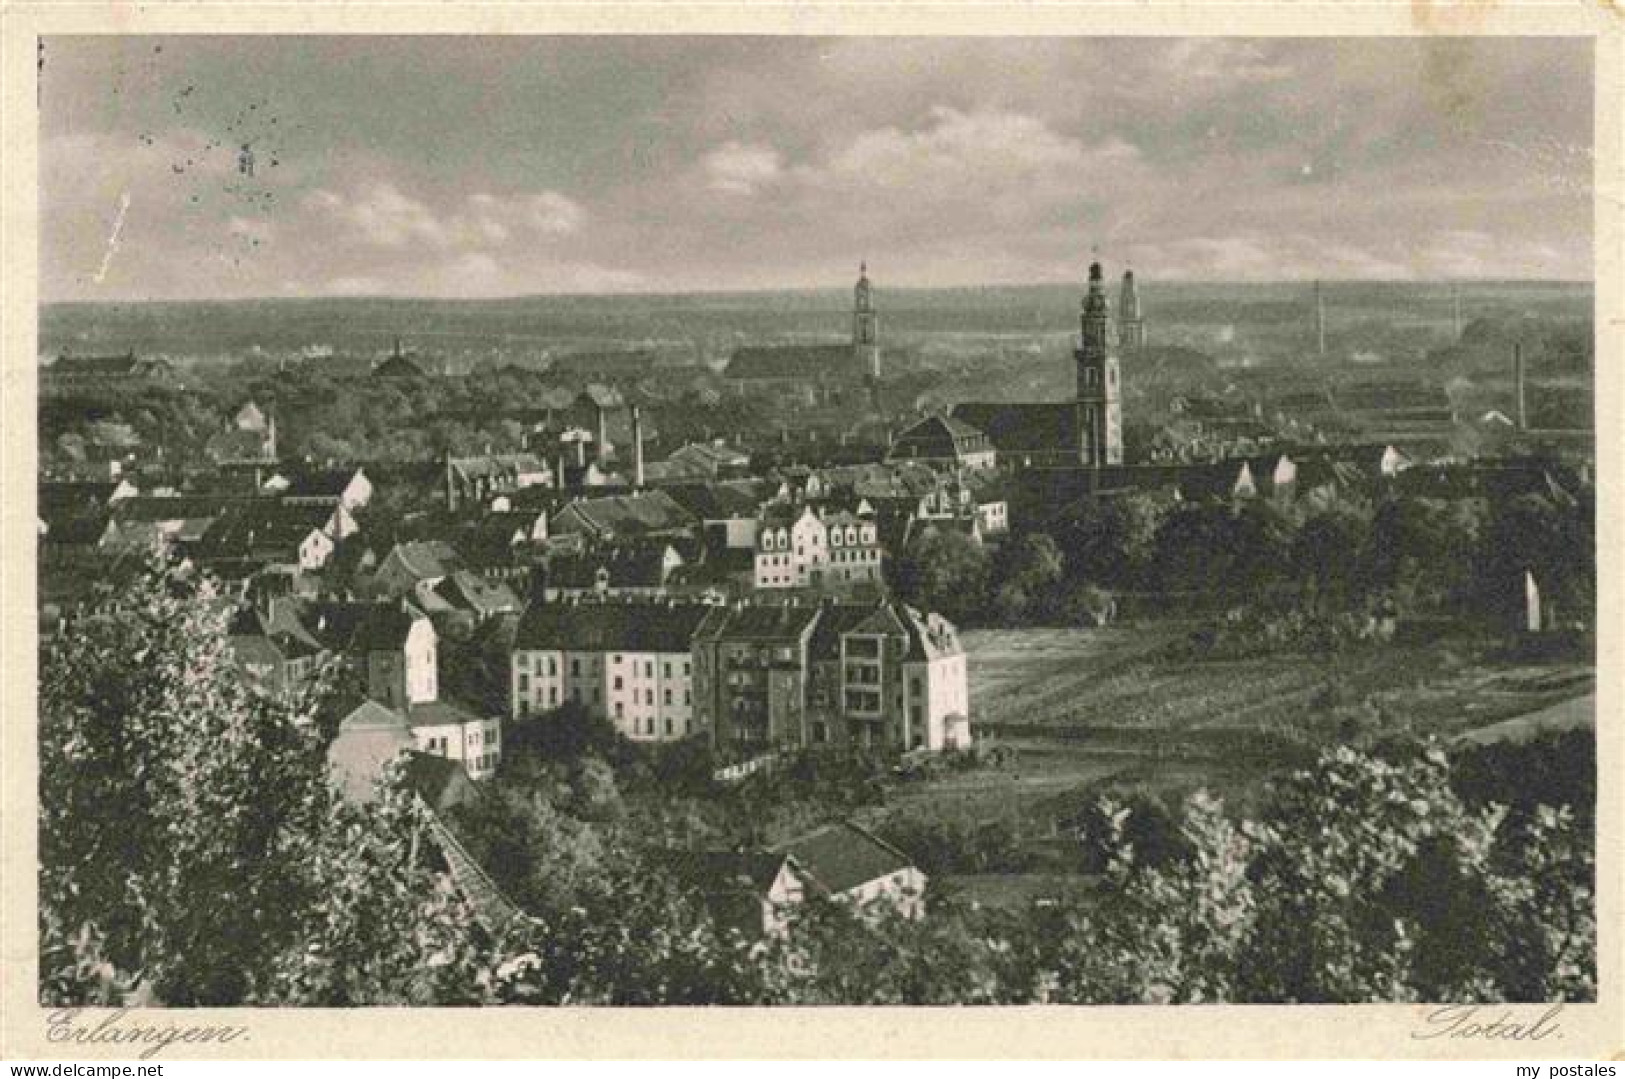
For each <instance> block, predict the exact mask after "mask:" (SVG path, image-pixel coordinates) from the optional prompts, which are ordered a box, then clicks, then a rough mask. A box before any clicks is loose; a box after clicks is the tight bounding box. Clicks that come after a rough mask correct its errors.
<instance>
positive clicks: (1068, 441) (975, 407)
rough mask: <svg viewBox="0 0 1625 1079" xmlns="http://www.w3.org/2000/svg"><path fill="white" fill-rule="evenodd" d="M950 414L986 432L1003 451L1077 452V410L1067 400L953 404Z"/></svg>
mask: <svg viewBox="0 0 1625 1079" xmlns="http://www.w3.org/2000/svg"><path fill="white" fill-rule="evenodd" d="M949 415H950V416H952V417H953V418H954V419H956V420H959V421H961V422H963V423H968V424H970V425H971V426H972V427H974V428H976V429H977V430H980V431H982V432H984V433H986V435H987V437H988V438H989V439H990V440H991V441H992V443H993V445H994V447H995V448H996V449H997V450H998V451H999V452H1000V453H1003V454H1010V453H1014V454H1022V453H1040V454H1055V453H1067V454H1074V455H1075V454H1076V453H1077V451H1078V446H1079V439H1078V412H1077V406H1076V405H1074V404H1073V403H1072V402H1070V401H1043V402H1037V403H1023V404H1005V403H997V402H994V403H988V402H967V403H964V404H958V405H955V406H954V407H953V410H952V411H951V412H950V413H949Z"/></svg>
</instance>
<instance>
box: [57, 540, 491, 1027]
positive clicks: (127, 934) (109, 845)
mask: <svg viewBox="0 0 1625 1079" xmlns="http://www.w3.org/2000/svg"><path fill="white" fill-rule="evenodd" d="M225 628H226V611H225V609H223V608H222V607H221V606H220V605H219V604H218V603H217V602H215V597H214V596H213V594H212V593H211V591H210V589H209V588H208V587H207V586H195V585H194V584H193V583H192V582H188V581H184V580H182V579H180V578H179V577H177V576H176V575H175V574H174V573H173V572H171V571H169V570H167V569H165V568H164V567H162V566H159V565H153V566H152V567H150V568H149V570H148V571H147V572H146V573H144V574H140V575H138V576H136V577H135V578H134V579H133V580H131V581H130V582H129V583H128V584H127V585H126V586H125V587H124V589H123V590H122V591H121V592H120V593H119V594H118V595H117V596H116V597H115V598H114V599H113V600H112V601H111V602H109V603H108V604H107V605H105V606H104V607H102V608H101V609H100V610H98V611H97V612H95V613H94V614H92V615H90V616H88V617H86V618H84V619H82V620H80V621H78V622H76V623H75V625H74V627H73V629H72V630H71V631H70V632H68V633H67V634H65V635H63V636H62V637H60V638H57V639H53V640H51V641H48V642H47V643H46V644H45V645H44V648H43V652H44V654H43V655H42V657H41V664H40V691H39V700H40V861H41V865H42V869H41V874H40V899H41V903H40V909H41V926H40V928H41V944H40V949H41V956H40V958H41V969H42V985H41V995H42V997H43V998H44V999H45V1000H47V1001H49V1002H53V1003H75V1002H77V1003H84V1002H102V1003H117V1002H119V1001H121V1000H124V999H132V998H133V999H141V1000H154V1001H159V1002H163V1003H166V1004H177V1005H181V1004H184V1005H199V1004H236V1003H249V1002H274V1001H284V1000H286V1001H300V1002H305V1003H313V1004H316V1003H320V1004H344V1003H355V1002H360V1001H396V1002H424V1001H429V1000H439V999H447V998H448V994H449V995H450V997H453V998H454V997H455V996H457V995H458V991H457V990H455V989H453V988H451V986H452V984H453V982H454V981H455V980H456V978H458V977H462V978H466V977H467V975H468V974H469V972H470V971H471V970H472V969H473V967H472V966H470V965H469V961H470V960H471V958H472V949H473V947H474V945H473V944H472V943H471V939H470V938H469V936H468V933H467V930H468V926H469V922H468V917H467V913H466V911H465V910H464V909H463V904H462V902H461V900H460V899H459V898H458V897H457V896H456V895H455V894H453V893H452V892H451V891H449V890H448V889H447V887H446V886H445V882H444V880H443V879H441V878H442V875H441V874H439V873H436V872H434V871H432V870H430V869H429V868H426V867H427V865H428V864H429V863H427V862H425V861H424V860H423V859H422V858H421V857H420V855H421V854H422V853H423V852H422V850H421V846H422V843H423V839H422V832H423V829H424V825H425V822H424V820H423V818H422V811H421V807H419V806H418V805H417V804H416V803H415V801H414V800H413V799H412V798H410V797H409V796H408V795H407V794H406V793H404V791H402V790H401V789H399V788H398V787H394V786H390V787H386V790H385V791H384V792H383V796H382V797H381V798H380V800H379V801H378V803H377V804H375V805H372V806H369V807H366V808H364V809H358V808H353V807H350V806H346V805H345V804H343V803H342V802H340V801H339V800H338V798H337V797H336V795H335V794H334V793H333V791H332V790H331V788H330V786H329V783H328V781H327V773H326V754H325V745H323V744H322V740H321V736H320V734H319V732H318V725H317V724H316V723H315V722H313V718H314V715H315V711H316V707H317V705H318V704H319V701H318V700H317V699H316V698H315V697H314V696H313V697H311V698H309V699H305V700H301V701H297V702H293V703H284V702H280V701H276V700H273V699H271V698H269V697H265V696H261V695H258V694H255V693H253V692H251V691H250V690H248V689H246V688H245V686H244V684H243V682H242V680H241V678H240V677H239V675H238V674H237V672H236V671H235V670H234V669H233V667H232V660H231V657H230V653H229V652H228V650H227V645H226V633H225ZM452 971H456V972H458V973H457V975H456V977H453V976H452V975H451V973H450V972H452ZM441 974H446V978H445V979H444V980H442V978H441Z"/></svg>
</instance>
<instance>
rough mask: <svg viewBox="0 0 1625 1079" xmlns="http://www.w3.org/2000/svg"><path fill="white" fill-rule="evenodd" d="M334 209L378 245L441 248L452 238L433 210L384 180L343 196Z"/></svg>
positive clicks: (368, 239)
mask: <svg viewBox="0 0 1625 1079" xmlns="http://www.w3.org/2000/svg"><path fill="white" fill-rule="evenodd" d="M337 212H338V213H339V214H340V215H341V216H342V217H343V218H344V219H345V220H346V221H348V222H349V223H350V224H351V225H353V226H354V227H355V228H356V229H358V230H359V231H360V233H361V235H362V236H363V237H365V238H366V239H367V241H368V242H369V243H372V244H374V245H376V246H378V247H387V248H403V247H409V246H413V245H417V244H421V245H424V246H427V247H434V248H443V247H449V246H451V244H452V241H453V236H452V233H451V231H450V230H449V229H448V228H447V227H446V226H445V225H444V224H442V223H441V221H440V219H439V218H438V217H436V216H435V214H434V211H432V210H430V209H429V207H428V206H427V205H425V204H424V203H422V202H419V201H418V200H417V199H414V198H411V197H409V196H407V195H405V194H402V192H401V191H400V189H399V188H397V187H396V186H395V185H394V184H392V183H389V182H387V181H386V182H383V183H378V184H374V185H373V186H372V187H371V188H370V189H368V190H366V191H364V192H361V193H359V194H358V195H352V196H351V197H349V198H348V199H345V200H344V201H343V203H342V205H341V206H340V207H339V208H338V210H337Z"/></svg>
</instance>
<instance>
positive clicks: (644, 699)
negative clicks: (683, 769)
mask: <svg viewBox="0 0 1625 1079" xmlns="http://www.w3.org/2000/svg"><path fill="white" fill-rule="evenodd" d="M710 611H711V608H709V607H704V606H701V605H698V604H671V603H575V604H537V605H533V606H532V607H531V608H530V609H529V610H527V611H526V612H525V615H524V617H523V618H521V619H520V622H519V628H518V631H517V633H516V634H515V637H514V645H513V652H512V654H511V656H510V662H509V668H510V677H511V682H510V693H511V701H512V708H511V715H512V716H513V718H514V719H515V720H519V721H523V720H524V719H526V718H527V717H530V716H534V715H537V714H538V713H541V712H547V711H550V710H552V709H554V708H558V707H560V706H561V705H563V704H565V703H566V702H574V703H575V704H579V705H581V706H582V707H584V708H586V709H587V710H588V711H589V712H590V713H592V714H593V715H597V716H602V717H603V718H605V719H608V720H610V721H611V722H612V723H614V724H615V726H616V728H617V729H618V730H619V731H620V732H621V733H622V734H624V735H626V737H628V738H631V739H633V740H635V741H644V742H647V741H667V740H674V739H678V738H685V737H687V736H689V735H690V734H694V733H696V732H698V731H699V730H701V729H702V727H701V726H700V725H699V724H698V723H697V722H696V719H695V714H694V682H693V663H694V657H693V654H692V644H693V641H694V639H695V634H696V633H697V631H698V630H699V628H700V625H701V623H702V622H703V621H704V620H705V618H706V615H707V614H708V613H709V612H710Z"/></svg>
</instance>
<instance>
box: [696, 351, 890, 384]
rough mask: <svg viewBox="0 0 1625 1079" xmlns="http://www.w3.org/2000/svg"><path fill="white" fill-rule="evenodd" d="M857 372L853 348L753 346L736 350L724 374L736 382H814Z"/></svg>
mask: <svg viewBox="0 0 1625 1079" xmlns="http://www.w3.org/2000/svg"><path fill="white" fill-rule="evenodd" d="M857 370H858V363H857V357H856V356H855V355H854V354H853V351H852V346H851V345H750V346H746V347H744V348H737V349H735V350H734V353H733V356H732V357H731V358H730V359H729V360H728V367H727V370H726V371H725V372H724V373H725V374H726V375H727V377H728V378H734V379H747V380H754V379H804V380H806V381H809V382H811V381H817V380H819V379H823V378H829V377H831V376H844V375H848V374H854V373H855V372H857Z"/></svg>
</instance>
